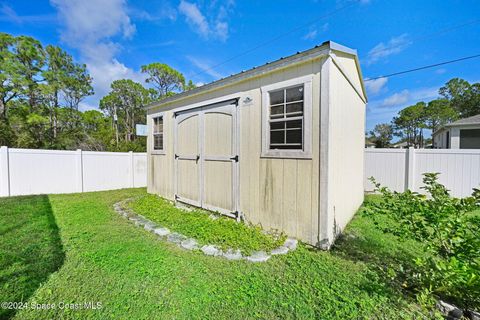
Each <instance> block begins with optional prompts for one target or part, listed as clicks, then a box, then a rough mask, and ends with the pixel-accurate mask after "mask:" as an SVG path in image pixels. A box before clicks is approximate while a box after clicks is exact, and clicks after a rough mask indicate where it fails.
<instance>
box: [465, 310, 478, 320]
mask: <svg viewBox="0 0 480 320" xmlns="http://www.w3.org/2000/svg"><path fill="white" fill-rule="evenodd" d="M465 316H466V317H467V318H468V319H470V320H480V312H477V311H473V310H467V311H465Z"/></svg>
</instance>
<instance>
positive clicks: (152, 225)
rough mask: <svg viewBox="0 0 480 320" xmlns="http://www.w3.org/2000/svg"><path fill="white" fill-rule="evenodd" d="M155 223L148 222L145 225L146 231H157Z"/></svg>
mask: <svg viewBox="0 0 480 320" xmlns="http://www.w3.org/2000/svg"><path fill="white" fill-rule="evenodd" d="M155 227H156V226H155V223H153V222H148V223H146V224H145V226H144V227H143V228H144V229H145V230H147V231H149V232H152V231H153V230H154V229H155Z"/></svg>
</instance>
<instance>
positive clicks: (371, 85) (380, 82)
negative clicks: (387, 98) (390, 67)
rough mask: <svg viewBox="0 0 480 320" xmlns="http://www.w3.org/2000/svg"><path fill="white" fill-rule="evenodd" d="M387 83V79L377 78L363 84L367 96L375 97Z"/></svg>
mask: <svg viewBox="0 0 480 320" xmlns="http://www.w3.org/2000/svg"><path fill="white" fill-rule="evenodd" d="M387 82H388V78H378V79H375V80H369V81H366V82H365V87H366V89H367V91H368V93H369V94H371V95H376V94H378V93H379V92H380V91H382V89H383V88H384V87H385V85H386V84H387Z"/></svg>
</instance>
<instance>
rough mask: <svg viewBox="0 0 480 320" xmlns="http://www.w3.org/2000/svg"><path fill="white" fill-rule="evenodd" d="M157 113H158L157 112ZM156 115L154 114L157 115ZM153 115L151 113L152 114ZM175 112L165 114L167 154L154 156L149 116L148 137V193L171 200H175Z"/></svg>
mask: <svg viewBox="0 0 480 320" xmlns="http://www.w3.org/2000/svg"><path fill="white" fill-rule="evenodd" d="M155 113H156V112H155ZM155 113H154V114H155ZM150 114H151V113H150ZM172 120H173V112H171V111H166V112H164V114H163V127H164V135H163V136H164V142H163V143H164V150H165V154H154V155H152V136H151V134H150V132H151V130H152V118H151V116H150V115H149V116H148V124H149V125H148V136H147V152H148V158H147V162H148V166H149V168H150V170H148V179H147V191H148V192H149V193H156V194H159V195H162V197H164V198H167V199H169V200H174V190H173V185H174V184H173V164H174V162H173V157H174V153H173V121H172Z"/></svg>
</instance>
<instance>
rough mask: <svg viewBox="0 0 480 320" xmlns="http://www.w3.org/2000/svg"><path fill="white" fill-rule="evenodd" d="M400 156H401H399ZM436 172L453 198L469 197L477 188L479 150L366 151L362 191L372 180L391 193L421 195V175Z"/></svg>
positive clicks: (479, 167)
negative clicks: (375, 180)
mask: <svg viewBox="0 0 480 320" xmlns="http://www.w3.org/2000/svg"><path fill="white" fill-rule="evenodd" d="M401 155H403V156H401ZM427 172H439V173H440V176H439V181H440V183H442V184H444V185H445V186H446V187H447V188H448V189H449V190H450V191H451V194H452V195H453V196H456V197H466V196H469V195H471V193H472V188H478V187H480V150H453V149H413V148H410V149H400V150H399V149H365V190H366V191H372V189H373V186H372V185H371V183H370V182H369V181H368V180H367V179H368V177H371V176H373V177H375V178H376V179H377V180H378V181H379V182H380V183H382V185H384V186H387V187H389V188H390V189H392V190H396V191H404V190H406V189H407V188H408V186H410V189H412V190H413V191H417V192H422V193H423V190H422V189H421V187H422V186H423V182H422V179H423V174H424V173H427Z"/></svg>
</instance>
